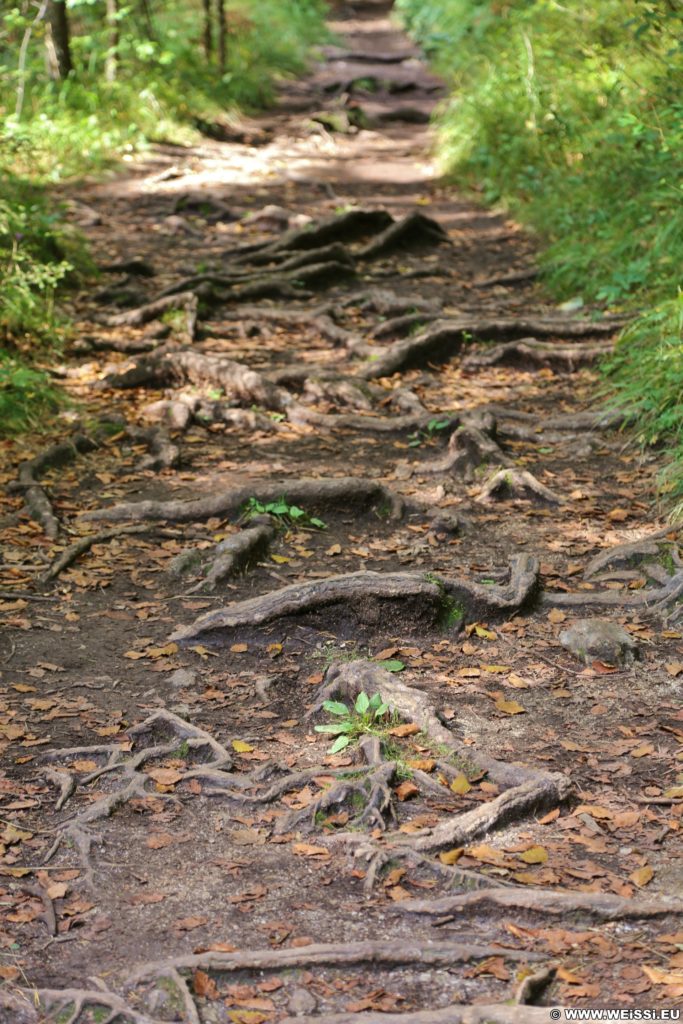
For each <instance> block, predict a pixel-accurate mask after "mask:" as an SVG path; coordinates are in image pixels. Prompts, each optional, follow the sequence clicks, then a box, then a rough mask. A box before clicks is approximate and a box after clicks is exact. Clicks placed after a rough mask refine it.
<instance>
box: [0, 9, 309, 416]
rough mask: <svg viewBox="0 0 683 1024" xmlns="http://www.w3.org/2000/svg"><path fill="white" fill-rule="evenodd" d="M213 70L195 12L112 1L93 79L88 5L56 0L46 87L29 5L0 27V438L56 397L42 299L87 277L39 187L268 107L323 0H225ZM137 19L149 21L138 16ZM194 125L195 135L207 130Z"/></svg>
mask: <svg viewBox="0 0 683 1024" xmlns="http://www.w3.org/2000/svg"><path fill="white" fill-rule="evenodd" d="M225 7H226V15H227V19H226V20H227V37H226V43H227V47H226V49H227V60H226V65H225V71H224V72H220V71H219V69H218V67H217V58H216V56H215V39H214V55H213V58H212V60H211V61H209V60H207V59H206V58H205V56H204V54H203V52H202V10H203V7H202V4H201V3H200V2H199V0H169V2H167V3H164V4H156V5H152V6H149V5H143V4H141V5H130V4H125V3H120V4H119V21H118V34H119V44H118V52H117V74H116V79H115V80H114V81H107V80H106V75H105V64H106V60H107V54H108V46H109V37H108V35H107V31H106V26H105V22H104V19H103V16H102V10H101V5H99V4H93V3H92V2H91V0H69V2H68V4H67V12H68V17H69V21H70V26H71V53H72V58H73V64H74V68H73V71H72V72H71V74H70V75H69V76H68V77H67V78H66V79H64V80H61V81H59V80H57V81H56V80H53V78H52V77H50V75H49V74H48V70H47V63H46V53H47V52H48V50H47V49H46V29H45V19H44V18H42V16H41V15H40V11H41V10H43V12H44V6H41V5H40V4H35V5H34V4H27V3H23V4H19V3H15V4H10V5H9V6H8V8H7V10H5V9H3V15H2V18H0V435H2V434H12V433H16V432H19V431H22V430H25V429H27V428H35V426H36V425H37V424H39V423H45V422H46V417H47V416H49V414H50V413H51V412H54V410H56V409H57V408H58V407H59V405H60V399H59V392H58V390H56V389H55V388H54V387H53V386H52V385H51V383H50V377H49V375H48V373H47V372H46V371H45V369H43V367H45V366H47V367H49V366H50V365H52V363H54V361H55V359H56V358H58V357H59V354H60V350H61V347H62V343H63V341H64V339H65V336H66V334H67V333H68V327H69V324H68V319H67V317H66V316H65V314H64V313H63V312H60V310H59V308H58V306H57V305H56V302H55V298H56V295H57V293H58V292H63V290H64V289H65V288H68V286H69V285H70V284H73V283H75V282H77V280H78V278H79V275H82V274H83V273H84V272H89V271H92V270H93V267H92V266H91V265H89V262H88V259H87V256H86V254H85V251H84V248H83V245H82V244H81V243H79V241H78V237H77V236H76V235H75V234H74V233H72V232H70V231H69V229H68V227H67V225H66V224H65V222H64V220H63V218H62V214H61V211H60V209H59V207H58V205H57V204H56V203H54V202H53V201H51V199H50V196H49V193H48V191H47V189H48V187H49V186H50V185H53V184H55V183H59V182H62V181H65V180H69V179H75V178H81V177H82V176H83V175H84V174H101V173H102V171H103V170H104V169H105V168H106V167H108V166H113V165H115V164H117V163H119V162H120V161H121V159H126V158H129V157H130V155H131V154H132V153H133V152H134V151H135V150H136V149H139V148H141V147H143V146H145V145H146V144H147V143H150V142H154V141H162V140H163V141H172V142H176V143H180V144H183V143H188V142H191V141H193V140H195V139H197V138H198V137H199V135H198V131H197V126H200V127H201V128H202V130H210V129H211V126H212V125H215V124H217V123H218V124H223V125H225V124H226V123H227V124H229V123H230V120H231V118H232V117H233V113H234V112H235V111H237V110H245V111H252V110H256V109H259V108H262V107H264V106H266V105H267V104H268V103H269V102H270V101H271V100H272V98H273V95H274V87H275V84H276V81H277V79H278V77H280V76H283V75H294V74H296V73H298V72H301V71H302V70H303V68H304V66H305V62H306V59H307V56H308V55H309V53H310V49H311V46H312V44H313V43H314V42H316V41H318V40H321V39H324V38H325V32H326V30H325V27H324V21H323V17H324V11H325V4H324V0H259V3H258V4H253V3H250V2H249V0H227V2H226V5H225ZM145 11H148V12H149V11H151V20H149V21H148V20H146V18H145V16H144V12H145ZM207 126H208V128H207Z"/></svg>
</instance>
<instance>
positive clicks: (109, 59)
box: [104, 0, 119, 82]
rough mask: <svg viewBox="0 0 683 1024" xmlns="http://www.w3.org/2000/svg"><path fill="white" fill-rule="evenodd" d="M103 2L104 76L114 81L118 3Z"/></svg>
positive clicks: (113, 0) (109, 0)
mask: <svg viewBox="0 0 683 1024" xmlns="http://www.w3.org/2000/svg"><path fill="white" fill-rule="evenodd" d="M105 4H106V19H107V36H108V39H107V56H106V58H105V64H104V77H105V78H106V80H107V81H108V82H115V81H116V70H117V65H118V51H119V18H118V14H119V4H118V0H105Z"/></svg>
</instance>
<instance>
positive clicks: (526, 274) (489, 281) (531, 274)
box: [472, 267, 538, 288]
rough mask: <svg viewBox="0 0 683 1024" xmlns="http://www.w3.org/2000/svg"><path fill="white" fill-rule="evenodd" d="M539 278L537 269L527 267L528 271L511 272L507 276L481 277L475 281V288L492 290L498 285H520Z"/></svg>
mask: <svg viewBox="0 0 683 1024" xmlns="http://www.w3.org/2000/svg"><path fill="white" fill-rule="evenodd" d="M536 277H538V270H537V268H536V267H527V268H526V270H511V271H510V272H509V273H507V274H494V275H493V277H481V278H479V279H478V280H477V281H473V282H472V283H473V286H474V287H475V288H491V287H493V285H497V284H503V285H505V284H520V283H522V282H523V281H533V280H534V279H535V278H536Z"/></svg>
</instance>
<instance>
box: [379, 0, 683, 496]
mask: <svg viewBox="0 0 683 1024" xmlns="http://www.w3.org/2000/svg"><path fill="white" fill-rule="evenodd" d="M397 7H398V9H399V10H400V11H401V12H402V14H403V16H404V18H405V21H406V23H407V25H408V27H409V28H410V30H411V31H412V32H413V34H414V35H415V36H416V37H417V38H418V40H419V41H420V42H421V43H422V44H423V46H424V47H425V48H426V49H427V51H428V52H429V53H430V54H431V55H432V57H433V59H434V61H435V63H436V66H437V68H438V69H439V70H440V72H441V73H442V74H443V75H444V77H445V78H446V79H447V81H448V82H449V84H450V86H451V97H450V99H449V100H448V101H447V102H446V103H445V104H444V106H443V109H442V110H441V112H440V115H439V117H438V126H439V133H440V155H441V160H442V163H443V166H444V168H445V170H446V171H447V172H449V173H450V174H452V175H453V176H454V177H455V176H457V179H458V180H459V181H460V182H461V183H466V182H469V183H470V184H473V185H475V186H476V187H477V188H480V189H481V190H482V192H483V195H484V197H485V198H486V199H487V200H488V201H492V202H497V201H502V202H504V203H505V204H506V205H507V206H508V207H509V208H510V209H511V210H512V212H513V213H514V214H515V215H516V216H518V217H519V218H520V219H522V220H524V221H526V222H527V223H528V224H530V225H531V226H532V227H534V228H535V229H536V231H537V232H538V234H539V235H540V237H541V239H542V241H543V242H544V243H545V250H544V251H543V253H542V255H541V261H542V265H543V268H544V271H545V278H546V281H547V282H548V284H549V285H550V287H551V288H552V289H553V290H554V291H555V293H556V294H557V295H558V296H559V297H562V298H566V297H570V296H576V295H577V294H581V295H582V297H583V298H584V299H587V300H593V301H597V302H600V303H603V304H605V305H607V306H612V307H614V306H616V307H626V308H635V309H641V310H642V309H645V310H646V312H645V313H644V315H643V316H642V317H641V318H639V319H638V320H637V321H636V323H635V324H634V325H633V327H631V328H630V329H629V330H628V331H626V332H625V334H624V337H623V338H622V340H621V342H620V344H619V347H618V351H617V355H616V356H615V358H614V359H613V360H612V361H611V362H610V363H609V364H608V366H607V371H608V374H609V377H608V381H609V383H610V384H611V385H612V386H613V388H614V392H615V401H616V402H617V403H620V404H621V405H622V406H624V407H626V408H627V409H628V411H629V413H633V414H635V416H636V418H637V419H636V431H637V435H638V437H639V438H640V439H641V440H642V441H643V442H644V443H654V442H656V441H662V440H663V439H667V443H668V444H669V445H670V447H671V451H672V454H673V457H674V458H673V462H672V465H671V467H670V469H669V470H668V471H667V474H666V476H665V479H664V486H665V487H666V488H667V489H668V490H669V491H670V493H671V494H672V495H677V496H681V495H683V427H682V425H681V420H682V414H683V403H682V401H681V385H680V370H679V371H678V372H677V369H676V367H677V365H678V366H680V356H681V327H682V324H681V298H680V295H679V297H678V298H675V297H674V296H675V294H676V290H677V286H678V285H679V284H680V267H681V264H683V202H681V199H682V198H683V188H682V184H681V183H682V182H683V101H682V100H681V96H682V95H683V88H682V87H683V42H682V40H683V32H682V31H681V30H682V29H683V4H682V3H681V2H680V0H594V2H593V3H590V4H587V3H585V2H584V0H563V3H561V4H560V3H558V2H556V0H397ZM681 511H683V509H681Z"/></svg>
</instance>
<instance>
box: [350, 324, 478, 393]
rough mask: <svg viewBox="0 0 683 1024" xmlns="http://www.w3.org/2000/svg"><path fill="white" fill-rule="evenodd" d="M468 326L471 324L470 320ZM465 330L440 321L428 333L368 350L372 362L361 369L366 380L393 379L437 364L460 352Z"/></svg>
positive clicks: (360, 372) (456, 325)
mask: <svg viewBox="0 0 683 1024" xmlns="http://www.w3.org/2000/svg"><path fill="white" fill-rule="evenodd" d="M468 323H469V321H468ZM465 331H466V327H462V326H460V325H459V324H458V323H456V322H455V321H452V322H451V321H448V320H437V321H436V322H435V323H434V324H433V325H432V326H431V327H430V328H429V330H427V331H425V332H424V333H423V334H419V335H417V336H416V337H414V338H407V339H406V340H405V341H398V342H396V343H395V344H393V345H390V346H389V348H387V349H383V350H379V351H378V350H377V349H368V353H367V354H368V356H369V358H370V360H371V361H370V362H368V363H367V364H366V365H365V366H362V367H360V369H359V370H358V376H359V377H363V378H365V380H373V379H376V378H378V377H390V376H391V375H392V374H393V373H397V372H398V371H399V370H410V369H412V368H413V367H419V366H424V364H425V363H427V362H431V361H432V360H434V361H439V360H440V361H442V362H444V361H447V360H448V359H452V358H453V356H455V355H457V354H458V352H459V351H460V349H461V347H462V344H463V341H464V334H465Z"/></svg>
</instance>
